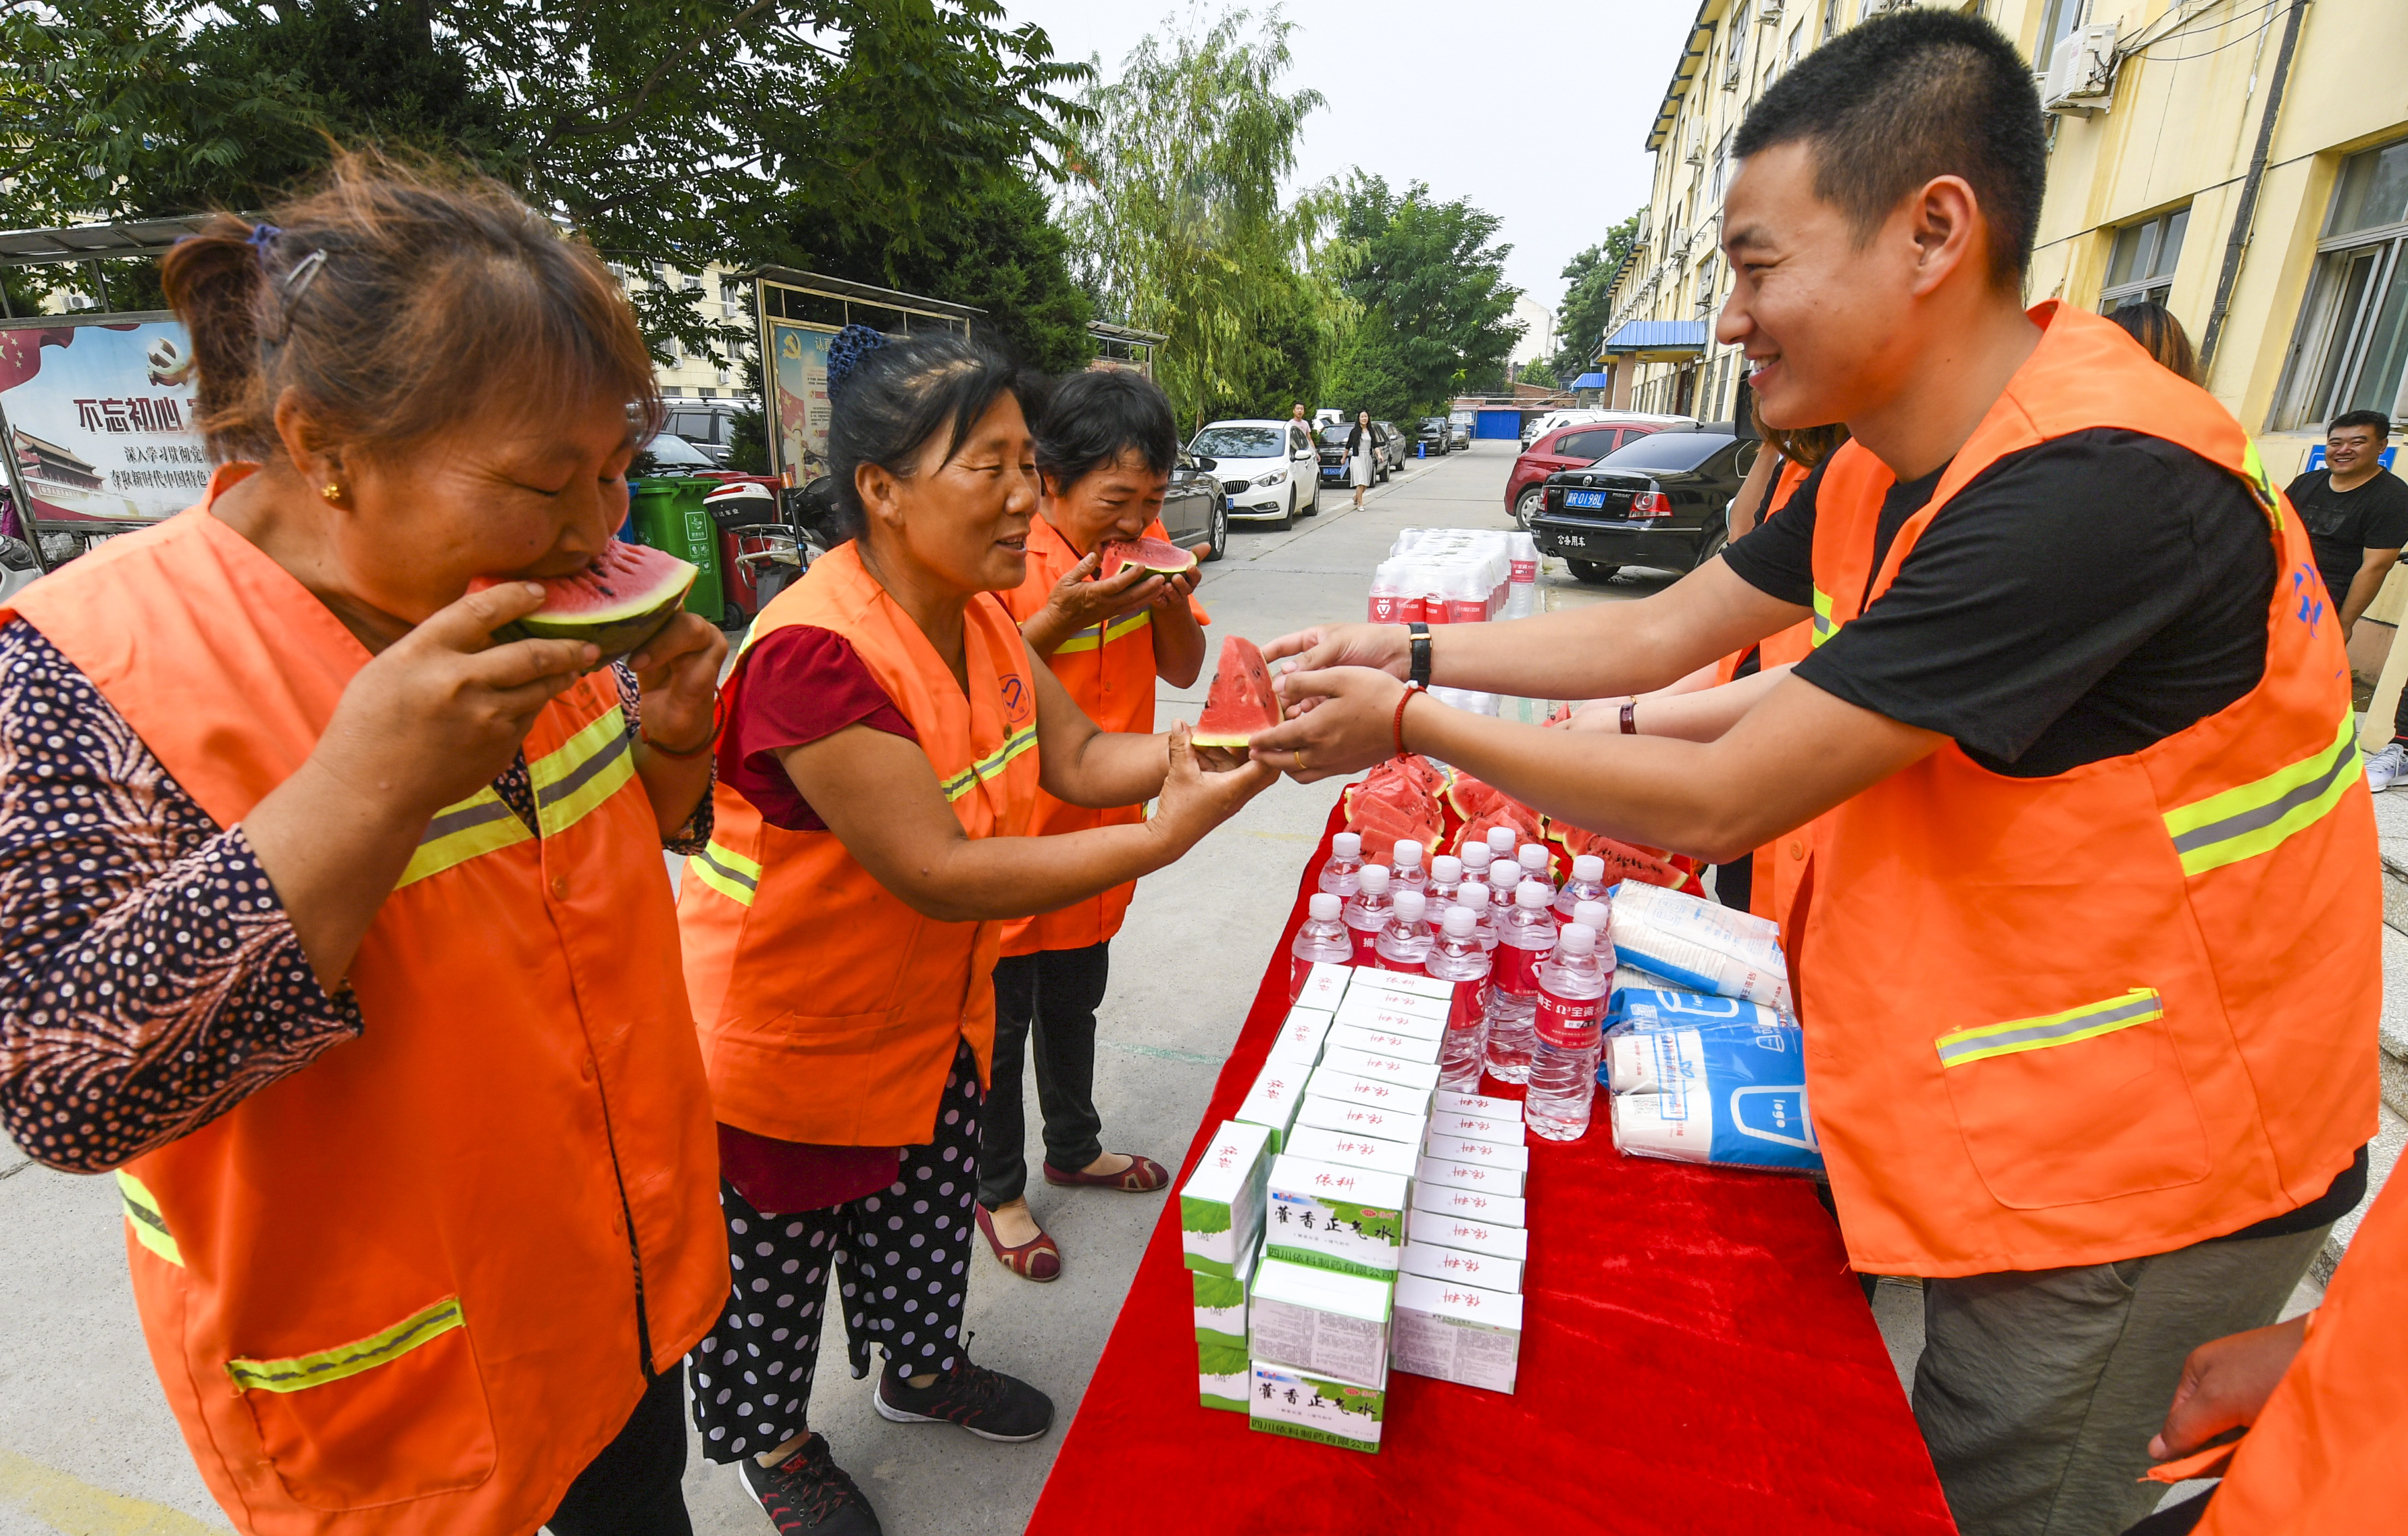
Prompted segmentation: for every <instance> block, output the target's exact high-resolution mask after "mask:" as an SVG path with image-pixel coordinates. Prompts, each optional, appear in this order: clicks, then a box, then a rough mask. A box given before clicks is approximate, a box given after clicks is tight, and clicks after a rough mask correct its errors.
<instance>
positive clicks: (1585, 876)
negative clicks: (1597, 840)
mask: <svg viewBox="0 0 2408 1536" xmlns="http://www.w3.org/2000/svg"><path fill="white" fill-rule="evenodd" d="M1572 878H1573V879H1575V880H1586V881H1587V882H1588V883H1589V884H1591V885H1596V884H1598V883H1599V882H1601V881H1602V880H1604V878H1605V860H1602V859H1600V858H1598V856H1597V855H1596V854H1593V853H1584V854H1582V855H1581V856H1580V857H1579V858H1577V859H1575V860H1572Z"/></svg>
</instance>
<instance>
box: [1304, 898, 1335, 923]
mask: <svg viewBox="0 0 2408 1536" xmlns="http://www.w3.org/2000/svg"><path fill="white" fill-rule="evenodd" d="M1304 906H1305V910H1306V911H1308V912H1310V913H1312V920H1313V921H1314V922H1317V923H1334V922H1336V921H1337V920H1338V893H1337V892H1336V891H1334V890H1316V891H1314V892H1313V893H1312V898H1311V899H1310V900H1308V901H1307V902H1306V903H1304Z"/></svg>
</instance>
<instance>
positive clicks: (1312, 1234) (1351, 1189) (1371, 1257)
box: [1263, 1157, 1411, 1280]
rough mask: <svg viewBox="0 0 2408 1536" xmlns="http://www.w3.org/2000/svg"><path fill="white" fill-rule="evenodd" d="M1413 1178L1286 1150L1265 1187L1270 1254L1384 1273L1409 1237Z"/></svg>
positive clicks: (1356, 1271) (1326, 1266) (1266, 1241)
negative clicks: (1287, 1153)
mask: <svg viewBox="0 0 2408 1536" xmlns="http://www.w3.org/2000/svg"><path fill="white" fill-rule="evenodd" d="M1410 1186H1411V1181H1410V1180H1408V1179H1404V1178H1401V1177H1399V1176H1398V1175H1397V1174H1395V1173H1380V1172H1379V1171H1378V1170H1376V1169H1370V1168H1351V1167H1348V1166H1347V1165H1345V1164H1343V1163H1329V1162H1314V1161H1312V1160H1310V1159H1304V1158H1289V1157H1282V1158H1277V1159H1273V1160H1272V1162H1271V1172H1270V1179H1269V1184H1268V1186H1267V1187H1266V1188H1265V1190H1264V1201H1265V1202H1266V1212H1267V1214H1266V1215H1265V1216H1264V1218H1263V1254H1264V1257H1265V1258H1268V1259H1284V1260H1286V1261H1287V1262H1289V1263H1292V1264H1314V1265H1318V1266H1320V1267H1321V1268H1323V1269H1329V1270H1339V1271H1341V1272H1343V1273H1349V1274H1363V1275H1369V1277H1371V1278H1372V1279H1375V1280H1379V1279H1384V1278H1386V1277H1388V1276H1389V1275H1392V1274H1394V1273H1396V1272H1397V1252H1398V1249H1400V1248H1402V1247H1403V1246H1404V1243H1405V1230H1404V1229H1405V1205H1406V1200H1407V1197H1408V1194H1409V1190H1410Z"/></svg>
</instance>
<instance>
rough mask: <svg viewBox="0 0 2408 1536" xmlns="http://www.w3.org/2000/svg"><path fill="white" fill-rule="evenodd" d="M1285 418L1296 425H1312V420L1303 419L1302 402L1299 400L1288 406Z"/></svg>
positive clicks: (1308, 426) (1307, 426)
mask: <svg viewBox="0 0 2408 1536" xmlns="http://www.w3.org/2000/svg"><path fill="white" fill-rule="evenodd" d="M1287 419H1288V420H1291V421H1294V422H1296V423H1297V425H1298V426H1302V427H1306V428H1310V427H1311V426H1312V422H1310V421H1308V420H1305V416H1304V402H1303V401H1301V400H1299V401H1297V403H1296V404H1295V405H1291V406H1289V407H1288V412H1287Z"/></svg>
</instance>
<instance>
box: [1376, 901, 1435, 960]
mask: <svg viewBox="0 0 2408 1536" xmlns="http://www.w3.org/2000/svg"><path fill="white" fill-rule="evenodd" d="M1389 904H1390V905H1391V907H1393V908H1394V910H1395V914H1396V915H1395V916H1394V917H1390V918H1389V919H1388V926H1386V927H1385V928H1383V929H1381V930H1380V932H1379V936H1378V937H1377V938H1376V939H1374V940H1373V941H1372V945H1371V957H1372V962H1373V963H1374V964H1376V965H1378V966H1379V968H1380V969H1381V970H1383V971H1419V970H1421V968H1422V966H1423V964H1424V962H1425V961H1426V960H1428V959H1429V952H1430V931H1429V924H1427V923H1426V922H1424V921H1423V920H1422V918H1423V917H1424V916H1426V913H1427V911H1428V899H1427V898H1426V897H1425V896H1424V895H1423V894H1422V893H1421V892H1420V891H1418V890H1400V891H1398V892H1397V893H1396V894H1395V895H1394V896H1392V897H1390V898H1389Z"/></svg>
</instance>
